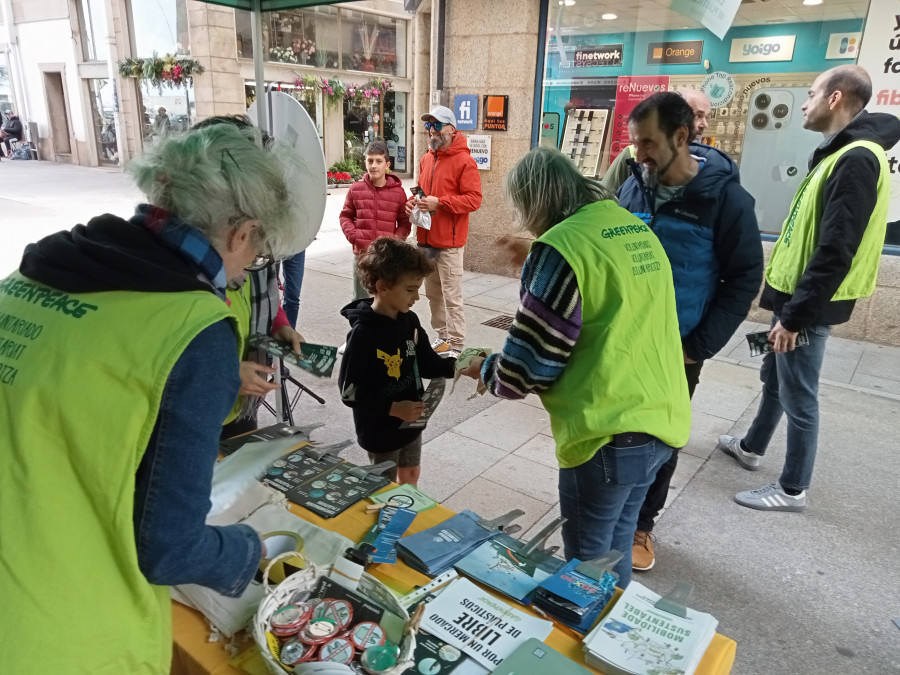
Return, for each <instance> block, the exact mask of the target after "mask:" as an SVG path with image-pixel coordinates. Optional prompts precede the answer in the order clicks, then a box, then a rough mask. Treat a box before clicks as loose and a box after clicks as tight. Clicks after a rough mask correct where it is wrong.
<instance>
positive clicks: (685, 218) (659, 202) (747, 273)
mask: <svg viewBox="0 0 900 675" xmlns="http://www.w3.org/2000/svg"><path fill="white" fill-rule="evenodd" d="M688 91H692V90H688ZM697 96H702V94H700V93H699V92H697ZM698 119H699V120H700V124H701V126H702V124H703V123H704V121H705V115H703V116H702V117H698V115H697V113H696V112H695V110H693V109H692V107H691V105H689V103H688V99H687V98H686V97H682V96H679V95H678V94H676V93H674V92H661V93H658V94H653V95H652V96H650V97H648V98H646V99H644V100H643V101H641V102H640V103H639V104H638V105H637V106H636V107H635V109H634V110H633V111H632V112H631V115H630V117H629V119H628V130H629V133H630V135H631V141H632V143H633V144H634V147H635V160H636V162H635V163H633V164H632V169H633V170H632V175H631V176H630V177H629V178H628V180H627V181H626V182H625V184H624V185H622V187H621V188H620V189H619V194H618V197H619V204H620V205H621V206H622V207H623V208H626V209H628V210H629V211H631V212H632V213H634V214H635V215H637V216H638V217H640V218H641V219H642V220H644V222H646V223H647V224H648V225H649V226H650V227H651V228H652V229H653V232H654V233H655V234H656V236H657V237H659V241H660V243H662V246H663V249H665V252H666V255H667V257H668V259H669V261H670V262H671V264H672V273H673V275H674V281H675V301H676V306H677V308H678V322H679V328H680V332H681V339H682V348H683V352H684V354H683V357H684V358H683V363H684V374H685V376H686V378H687V385H688V391H689V392H690V395H691V396H693V395H694V389H695V388H696V386H697V383H698V382H699V381H700V371H701V369H702V368H703V363H704V361H705V360H706V359H708V358H709V357H711V356H713V355H714V354H716V353H717V352H718V351H719V350H720V349H722V347H724V346H725V344H726V343H727V342H728V340H730V339H731V336H732V335H734V332H735V331H736V330H737V328H738V326H740V324H741V322H742V321H743V320H744V319H745V318H746V317H747V314H748V312H749V311H750V306H751V304H752V303H753V300H754V298H755V297H756V294H757V292H758V291H759V286H760V283H761V282H762V271H763V253H762V242H761V241H760V236H759V229H758V227H757V223H756V216H755V215H754V211H753V205H754V202H753V198H752V197H751V196H750V194H749V193H748V192H747V191H746V190H745V189H744V188H743V187H741V184H740V176H739V174H738V169H737V166H736V165H735V163H734V162H733V161H731V158H730V157H728V155H726V154H725V153H723V152H721V151H719V150H717V149H716V148H712V147H710V146H708V145H702V144H700V143H691V138H694V137H696V135H697V134H698V133H702V132H698V131H697V124H698ZM677 464H678V453H677V452H675V453H672V457H671V458H670V459H669V460H668V461H667V462H666V463H665V464H664V465H663V466H662V467H661V468H660V470H659V471H658V472H657V474H656V478H655V480H654V481H653V484H652V485H651V486H650V488H649V489H648V491H647V496H646V499H645V500H644V503H643V505H642V506H641V510H640V516H639V518H638V522H637V531H636V532H635V535H634V543H633V550H632V560H633V561H634V568H635V569H636V570H641V571H643V570H649V569H650V568H652V567H653V565H654V564H655V562H656V552H655V551H654V548H653V537H652V535H651V532H652V530H653V525H654V522H655V520H656V517H657V516H658V515H659V512H660V511H661V510H662V508H663V507H664V506H665V503H666V497H667V496H668V494H669V485H670V483H671V480H672V474H673V473H674V472H675V467H676V466H677Z"/></svg>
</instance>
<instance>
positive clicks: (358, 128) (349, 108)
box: [344, 91, 407, 173]
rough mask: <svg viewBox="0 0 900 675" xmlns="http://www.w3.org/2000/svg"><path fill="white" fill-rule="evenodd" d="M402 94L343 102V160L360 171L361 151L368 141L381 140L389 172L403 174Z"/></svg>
mask: <svg viewBox="0 0 900 675" xmlns="http://www.w3.org/2000/svg"><path fill="white" fill-rule="evenodd" d="M406 96H407V95H406V93H405V92H402V91H389V92H387V93H386V94H385V95H384V97H383V98H379V99H376V100H371V99H369V100H363V101H359V100H349V99H348V100H345V101H344V145H345V146H346V149H345V151H344V156H345V157H349V158H351V159H353V160H354V161H356V162H357V164H358V165H359V168H360V169H362V168H363V167H364V161H363V150H364V149H365V147H366V144H367V143H369V141H374V140H376V139H384V140H385V141H386V142H387V146H388V156H389V159H390V162H391V170H392V171H398V172H401V173H402V172H406V171H407V168H406V161H407V160H406V150H407V136H406Z"/></svg>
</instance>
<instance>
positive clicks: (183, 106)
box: [141, 80, 197, 141]
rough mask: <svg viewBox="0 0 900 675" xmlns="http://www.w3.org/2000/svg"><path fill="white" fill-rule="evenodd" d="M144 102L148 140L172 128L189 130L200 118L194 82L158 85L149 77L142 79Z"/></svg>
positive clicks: (173, 129) (143, 124)
mask: <svg viewBox="0 0 900 675" xmlns="http://www.w3.org/2000/svg"><path fill="white" fill-rule="evenodd" d="M141 100H142V102H143V106H144V118H143V123H142V133H143V138H144V140H145V141H147V140H152V139H153V138H156V137H157V136H160V135H162V134H165V133H169V132H172V131H187V130H188V129H189V128H190V127H191V125H192V124H194V123H195V122H196V121H197V107H196V102H195V101H196V100H195V98H194V87H193V85H192V84H190V83H188V84H187V85H181V86H178V87H173V88H171V89H169V88H167V87H163V88H162V90H161V91H160V90H159V89H156V88H155V87H154V86H153V85H152V84H150V81H149V80H141Z"/></svg>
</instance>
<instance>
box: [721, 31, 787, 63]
mask: <svg viewBox="0 0 900 675" xmlns="http://www.w3.org/2000/svg"><path fill="white" fill-rule="evenodd" d="M796 40H797V36H796V35H771V36H768V37H755V38H735V39H734V40H732V41H731V55H730V56H729V57H728V60H729V61H731V62H732V63H741V62H746V61H790V60H792V59H793V58H794V42H796Z"/></svg>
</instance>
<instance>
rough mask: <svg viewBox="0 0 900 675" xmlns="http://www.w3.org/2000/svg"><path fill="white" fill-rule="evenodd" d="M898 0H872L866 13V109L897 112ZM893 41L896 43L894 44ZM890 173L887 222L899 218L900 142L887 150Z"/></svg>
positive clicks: (899, 68) (899, 107)
mask: <svg viewBox="0 0 900 675" xmlns="http://www.w3.org/2000/svg"><path fill="white" fill-rule="evenodd" d="M898 34H900V2H897V0H872V2H871V3H870V4H869V15H868V16H867V17H866V23H865V29H864V31H863V36H862V44H861V45H860V50H859V61H858V62H857V63H858V64H859V65H861V66H862V67H863V68H865V69H866V72H867V73H869V76H870V77H871V78H872V100H871V101H869V105H867V106H866V110H868V111H869V112H883V113H888V114H890V115H898V114H900V49H898V48H897V47H900V37H898ZM895 45H896V46H895ZM887 160H888V166H889V167H890V171H891V175H890V181H891V203H890V205H889V206H888V218H887V219H888V222H889V223H891V222H893V221H895V220H898V219H900V170H898V166H897V162H898V160H900V143H898V144H897V145H895V146H894V147H893V148H891V149H890V150H888V152H887Z"/></svg>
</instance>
